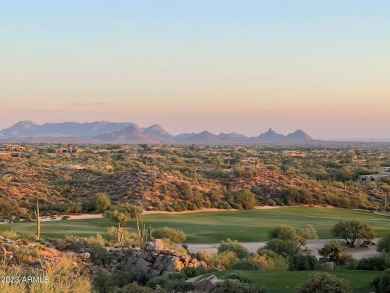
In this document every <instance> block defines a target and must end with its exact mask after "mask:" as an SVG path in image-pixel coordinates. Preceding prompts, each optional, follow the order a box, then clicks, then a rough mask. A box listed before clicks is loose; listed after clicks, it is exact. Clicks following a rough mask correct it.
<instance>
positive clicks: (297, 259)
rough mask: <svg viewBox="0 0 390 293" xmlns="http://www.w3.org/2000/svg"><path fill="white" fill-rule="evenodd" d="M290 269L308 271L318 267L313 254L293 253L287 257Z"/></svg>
mask: <svg viewBox="0 0 390 293" xmlns="http://www.w3.org/2000/svg"><path fill="white" fill-rule="evenodd" d="M288 263H289V268H288V269H289V270H290V271H309V270H315V269H317V268H318V267H319V262H318V260H317V258H316V257H315V256H313V255H305V254H295V255H293V256H290V257H289V259H288Z"/></svg>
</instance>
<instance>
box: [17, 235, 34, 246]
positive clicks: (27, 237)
mask: <svg viewBox="0 0 390 293" xmlns="http://www.w3.org/2000/svg"><path fill="white" fill-rule="evenodd" d="M17 238H18V240H20V241H22V243H23V244H25V245H27V244H29V243H31V242H33V241H35V240H37V239H38V237H37V236H36V235H35V234H31V233H21V234H18V236H17Z"/></svg>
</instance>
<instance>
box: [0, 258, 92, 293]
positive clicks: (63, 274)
mask: <svg viewBox="0 0 390 293" xmlns="http://www.w3.org/2000/svg"><path fill="white" fill-rule="evenodd" d="M74 268H75V266H74V264H73V261H72V260H71V259H70V258H67V257H62V258H61V259H59V260H58V262H56V263H54V264H49V265H48V266H46V269H45V271H41V270H36V271H32V272H30V273H29V275H31V276H32V277H36V278H38V277H40V278H42V277H43V278H47V279H48V280H49V282H32V283H29V282H19V283H13V284H11V283H7V282H0V292H7V293H21V292H39V293H63V292H72V293H84V292H91V283H90V281H89V279H88V277H87V276H84V275H77V277H76V278H72V275H73V274H74ZM6 276H14V277H19V280H22V278H23V276H26V274H25V272H24V273H23V272H21V270H20V268H12V269H4V268H0V279H3V278H5V277H6Z"/></svg>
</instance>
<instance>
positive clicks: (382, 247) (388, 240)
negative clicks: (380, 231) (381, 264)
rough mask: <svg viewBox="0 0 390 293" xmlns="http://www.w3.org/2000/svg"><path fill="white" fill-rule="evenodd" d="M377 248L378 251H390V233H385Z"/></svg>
mask: <svg viewBox="0 0 390 293" xmlns="http://www.w3.org/2000/svg"><path fill="white" fill-rule="evenodd" d="M376 249H377V251H378V252H385V253H390V234H387V235H385V236H384V237H383V238H382V239H381V240H379V242H378V246H377V247H376Z"/></svg>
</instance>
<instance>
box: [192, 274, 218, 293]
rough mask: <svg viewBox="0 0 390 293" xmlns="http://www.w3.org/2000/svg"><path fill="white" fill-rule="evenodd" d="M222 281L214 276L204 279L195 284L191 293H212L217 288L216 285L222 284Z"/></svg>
mask: <svg viewBox="0 0 390 293" xmlns="http://www.w3.org/2000/svg"><path fill="white" fill-rule="evenodd" d="M223 282H224V280H219V279H217V277H216V276H214V275H211V276H210V277H207V278H204V279H202V280H201V281H199V282H197V283H195V285H194V290H193V291H192V293H212V292H214V291H215V289H216V288H217V286H218V284H221V283H223Z"/></svg>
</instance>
